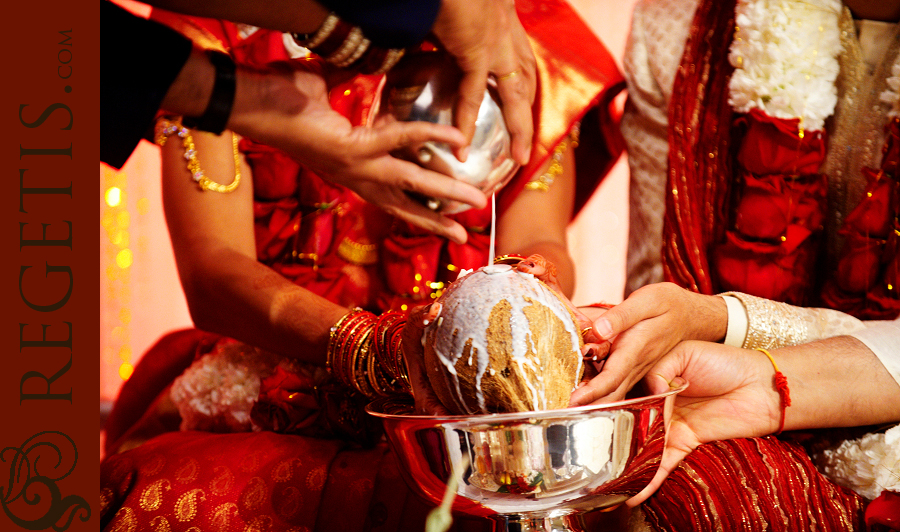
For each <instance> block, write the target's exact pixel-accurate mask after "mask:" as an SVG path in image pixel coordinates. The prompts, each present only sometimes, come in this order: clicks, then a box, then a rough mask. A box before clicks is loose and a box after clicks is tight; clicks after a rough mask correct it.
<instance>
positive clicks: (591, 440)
mask: <svg viewBox="0 0 900 532" xmlns="http://www.w3.org/2000/svg"><path fill="white" fill-rule="evenodd" d="M683 389H684V387H682V388H678V389H674V390H672V391H670V392H667V393H664V394H660V395H654V396H649V397H642V398H639V399H633V400H628V401H622V402H618V403H610V404H606V405H599V406H586V407H578V408H568V409H564V410H548V411H543V412H517V413H511V414H494V415H483V416H419V415H413V409H412V405H410V404H409V403H408V402H406V401H403V400H400V399H383V400H379V401H376V402H374V403H372V404H371V405H369V407H368V409H367V410H368V412H369V413H370V414H372V415H374V416H377V417H379V418H381V419H382V421H383V423H384V428H385V434H386V435H387V437H388V441H389V442H390V444H391V447H392V448H393V449H394V451H395V452H396V453H397V455H398V457H399V458H400V461H401V463H402V464H403V470H404V473H405V477H406V480H407V483H408V484H409V486H410V488H411V489H412V490H413V491H414V492H416V493H418V494H419V496H421V497H422V498H424V500H426V501H427V502H429V503H431V504H434V505H438V504H439V503H440V501H441V499H442V497H443V495H444V491H445V490H446V489H447V488H446V485H447V482H448V480H449V479H450V477H451V476H455V477H456V479H457V482H458V484H457V486H458V487H457V490H456V495H457V497H456V500H455V502H454V505H453V509H454V510H455V511H457V512H460V513H462V514H466V515H470V516H482V517H490V518H492V519H493V520H494V523H495V530H497V531H502V530H507V527H508V526H509V525H510V524H511V523H517V526H516V528H517V529H520V530H523V531H524V530H576V529H577V528H578V524H577V520H572V519H568V517H571V516H574V515H576V514H579V513H583V512H587V511H590V510H594V509H598V508H605V507H610V506H614V505H617V504H619V503H621V502H624V501H625V500H627V499H628V498H629V497H631V496H632V495H634V494H636V493H637V492H638V491H640V490H641V489H642V488H643V487H644V486H646V485H647V484H648V483H649V482H650V480H651V479H652V478H653V475H654V474H655V473H656V470H657V468H658V466H659V460H660V457H661V456H662V450H663V446H664V444H665V434H666V429H667V425H668V419H669V414H670V413H671V408H672V405H673V403H674V398H675V395H676V394H677V393H678V392H680V391H682V390H683ZM560 518H565V519H560ZM560 526H562V527H563V528H561V529H560V528H558V527H560ZM554 527H556V528H554Z"/></svg>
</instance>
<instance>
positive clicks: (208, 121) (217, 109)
mask: <svg viewBox="0 0 900 532" xmlns="http://www.w3.org/2000/svg"><path fill="white" fill-rule="evenodd" d="M206 56H207V57H209V61H210V62H211V63H212V64H213V66H214V67H215V68H216V81H215V83H214V84H213V90H212V95H210V97H209V103H208V104H206V110H205V111H203V114H202V115H201V116H198V117H188V116H185V117H184V118H183V119H182V121H181V122H182V124H184V125H185V126H186V127H189V128H191V129H199V130H200V131H209V132H210V133H215V134H216V135H219V134H221V133H222V132H223V131H225V125H226V124H227V123H228V117H229V116H230V115H231V107H232V106H233V105H234V94H235V87H236V76H235V74H236V71H237V67H236V66H235V64H234V60H233V59H231V56H229V55H228V54H226V53H223V52H220V51H218V50H207V51H206Z"/></svg>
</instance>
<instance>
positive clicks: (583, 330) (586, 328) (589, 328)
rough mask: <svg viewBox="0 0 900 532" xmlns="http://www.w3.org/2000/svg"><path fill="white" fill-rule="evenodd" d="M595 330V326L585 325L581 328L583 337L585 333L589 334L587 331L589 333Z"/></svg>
mask: <svg viewBox="0 0 900 532" xmlns="http://www.w3.org/2000/svg"><path fill="white" fill-rule="evenodd" d="M593 330H594V328H593V327H585V328H584V329H581V338H584V335H585V334H587V333H589V332H590V331H593Z"/></svg>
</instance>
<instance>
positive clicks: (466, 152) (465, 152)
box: [459, 146, 469, 163]
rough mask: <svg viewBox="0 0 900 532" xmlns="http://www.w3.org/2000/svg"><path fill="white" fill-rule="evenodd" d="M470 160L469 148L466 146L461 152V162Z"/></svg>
mask: <svg viewBox="0 0 900 532" xmlns="http://www.w3.org/2000/svg"><path fill="white" fill-rule="evenodd" d="M468 158H469V147H468V146H466V147H465V148H463V149H462V150H460V152H459V162H461V163H464V162H466V159H468Z"/></svg>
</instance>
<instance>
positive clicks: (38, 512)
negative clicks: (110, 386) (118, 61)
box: [0, 0, 100, 531]
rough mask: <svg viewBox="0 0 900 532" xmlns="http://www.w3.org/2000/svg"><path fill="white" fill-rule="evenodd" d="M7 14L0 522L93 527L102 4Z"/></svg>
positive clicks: (59, 3) (14, 6) (16, 5)
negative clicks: (100, 22)
mask: <svg viewBox="0 0 900 532" xmlns="http://www.w3.org/2000/svg"><path fill="white" fill-rule="evenodd" d="M4 12H5V14H6V16H7V17H8V19H7V20H9V21H10V23H9V24H7V25H6V28H5V30H4V31H3V32H2V34H3V39H4V42H3V48H2V49H3V50H4V57H5V67H6V68H5V69H4V70H5V75H4V78H5V79H4V83H3V85H4V90H3V91H2V93H0V109H2V113H0V116H2V121H3V124H2V128H3V131H4V132H5V135H3V139H4V140H3V150H2V154H3V158H2V160H3V174H4V176H5V178H4V179H2V180H0V187H2V192H0V216H2V219H0V254H2V260H0V302H2V304H0V309H2V312H0V316H2V320H0V361H2V362H0V364H2V369H0V412H2V418H0V423H2V428H0V530H4V531H13V530H58V531H61V530H72V531H78V530H97V529H98V528H99V515H100V510H99V508H98V498H99V496H98V492H99V474H98V470H99V464H98V461H99V453H98V434H99V413H98V394H97V390H98V389H99V376H98V371H97V368H98V363H99V355H98V352H99V297H100V296H99V277H98V275H97V268H98V267H99V242H98V240H97V236H96V235H97V226H98V225H97V224H98V223H99V213H98V209H97V198H98V194H99V190H100V184H99V179H98V160H99V80H100V75H99V50H100V48H99V47H100V31H99V28H100V24H99V12H100V4H99V0H40V1H28V0H26V1H16V2H7V3H6V4H5V6H4Z"/></svg>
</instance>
